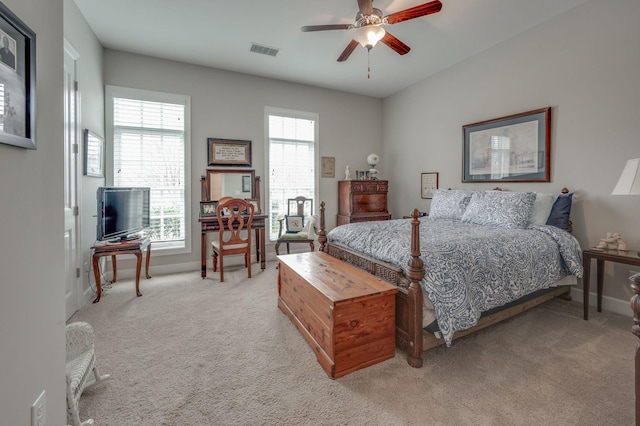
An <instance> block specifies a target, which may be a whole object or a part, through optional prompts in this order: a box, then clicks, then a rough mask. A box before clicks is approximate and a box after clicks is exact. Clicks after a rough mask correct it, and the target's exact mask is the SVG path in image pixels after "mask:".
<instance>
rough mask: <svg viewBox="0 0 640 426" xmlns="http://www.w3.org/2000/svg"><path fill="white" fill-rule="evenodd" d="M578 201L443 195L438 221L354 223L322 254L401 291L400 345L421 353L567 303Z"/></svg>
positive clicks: (576, 272) (327, 236) (434, 213)
mask: <svg viewBox="0 0 640 426" xmlns="http://www.w3.org/2000/svg"><path fill="white" fill-rule="evenodd" d="M571 200H572V194H571V193H570V192H569V191H568V190H566V189H565V190H563V193H562V194H560V195H558V196H555V195H552V194H541V193H535V192H506V191H495V190H494V191H468V190H436V192H435V194H434V198H433V200H432V204H431V210H430V214H429V216H426V217H419V214H418V212H417V211H416V210H414V211H413V212H412V218H411V219H394V220H389V221H379V222H364V223H351V224H347V225H342V226H338V227H336V228H334V229H332V230H331V231H330V232H328V233H327V232H326V229H325V218H324V203H322V204H321V211H320V232H319V238H318V240H319V243H320V250H321V251H324V252H326V253H328V254H330V255H332V256H334V257H337V258H338V259H340V260H342V261H345V262H348V263H351V264H353V265H355V266H358V267H360V268H361V269H364V270H366V271H368V272H369V273H371V274H373V275H376V276H378V277H380V278H383V279H385V280H386V281H388V282H390V283H392V284H394V285H396V286H398V288H399V291H398V293H397V297H396V345H397V346H398V347H399V348H401V349H404V350H406V351H407V352H408V358H407V360H408V363H409V364H410V365H411V366H414V367H420V366H422V352H423V350H427V349H430V348H432V347H435V346H439V345H443V344H444V345H447V346H449V345H451V343H452V341H453V339H454V338H458V337H461V336H463V335H465V334H468V333H470V332H473V331H476V330H478V329H480V328H484V327H486V326H488V325H491V324H493V323H495V322H498V321H501V320H503V319H506V318H509V317H511V316H513V315H516V314H517V313H520V312H522V311H524V310H526V309H529V308H531V307H533V306H536V305H538V304H540V303H543V302H544V301H547V300H549V299H550V298H553V297H556V296H560V295H564V296H565V297H568V293H569V291H570V286H571V285H573V284H575V283H576V282H577V277H581V276H582V259H581V249H580V245H579V243H578V241H577V240H576V239H575V238H574V237H573V236H572V235H571V233H570V231H571V222H570V220H569V214H570V208H571Z"/></svg>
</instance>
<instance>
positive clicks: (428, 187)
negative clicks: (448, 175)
mask: <svg viewBox="0 0 640 426" xmlns="http://www.w3.org/2000/svg"><path fill="white" fill-rule="evenodd" d="M436 189H438V173H437V172H435V173H422V174H421V175H420V196H421V197H422V198H427V199H429V198H433V193H434V192H435V190H436Z"/></svg>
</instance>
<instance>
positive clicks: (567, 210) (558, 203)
mask: <svg viewBox="0 0 640 426" xmlns="http://www.w3.org/2000/svg"><path fill="white" fill-rule="evenodd" d="M572 201H573V192H570V193H568V194H560V195H558V198H556V200H555V202H554V203H553V207H552V208H551V213H549V218H548V219H547V225H552V226H555V227H556V228H560V229H564V230H565V231H567V232H568V231H569V216H570V215H571V203H572Z"/></svg>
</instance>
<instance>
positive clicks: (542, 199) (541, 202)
mask: <svg viewBox="0 0 640 426" xmlns="http://www.w3.org/2000/svg"><path fill="white" fill-rule="evenodd" d="M555 200H556V196H555V195H554V194H543V193H541V192H537V193H536V201H535V202H534V203H533V210H532V211H531V218H530V219H529V223H530V224H531V225H545V224H546V223H547V219H548V218H549V214H550V213H551V208H552V207H553V203H554V201H555Z"/></svg>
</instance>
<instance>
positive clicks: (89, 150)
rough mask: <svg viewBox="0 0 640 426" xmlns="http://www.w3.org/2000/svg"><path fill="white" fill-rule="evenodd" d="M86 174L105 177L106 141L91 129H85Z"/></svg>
mask: <svg viewBox="0 0 640 426" xmlns="http://www.w3.org/2000/svg"><path fill="white" fill-rule="evenodd" d="M84 174H85V176H94V177H103V176H104V139H103V138H101V137H100V136H98V135H96V134H95V133H93V132H92V131H90V130H89V129H84Z"/></svg>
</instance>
